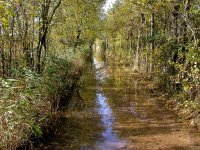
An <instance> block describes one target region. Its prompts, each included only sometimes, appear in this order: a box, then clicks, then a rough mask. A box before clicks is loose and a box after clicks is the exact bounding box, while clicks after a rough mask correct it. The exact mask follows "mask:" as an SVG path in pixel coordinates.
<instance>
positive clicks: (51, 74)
mask: <svg viewBox="0 0 200 150" xmlns="http://www.w3.org/2000/svg"><path fill="white" fill-rule="evenodd" d="M79 55H80V54H74V55H73V56H72V58H70V59H63V58H58V57H55V56H49V57H48V61H47V65H46V68H45V70H44V72H43V74H42V75H38V74H37V73H35V72H33V71H31V70H30V69H27V68H24V69H22V70H21V71H18V73H19V74H18V75H17V78H15V79H10V78H8V79H1V84H0V139H1V140H0V148H6V147H8V146H9V147H12V148H16V146H19V144H21V143H22V142H24V141H26V140H27V138H28V137H29V136H30V135H31V134H33V135H35V136H37V137H41V136H42V129H41V128H42V127H43V126H44V125H45V124H46V123H47V122H49V121H50V120H51V119H52V117H53V114H54V113H55V112H56V111H57V110H58V107H55V105H54V104H55V103H58V104H59V102H60V97H61V95H62V94H63V93H62V92H63V91H64V89H65V88H66V87H70V86H72V85H73V84H74V82H76V80H74V76H80V74H79V72H80V70H81V68H82V66H83V62H84V60H80V61H76V60H77V58H79ZM58 104H57V105H58ZM54 111H55V112H54Z"/></svg>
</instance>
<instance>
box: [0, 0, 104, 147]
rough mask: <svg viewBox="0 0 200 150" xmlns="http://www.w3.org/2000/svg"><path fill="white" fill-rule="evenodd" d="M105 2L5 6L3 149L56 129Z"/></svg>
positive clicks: (0, 88)
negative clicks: (50, 127) (44, 129)
mask: <svg viewBox="0 0 200 150" xmlns="http://www.w3.org/2000/svg"><path fill="white" fill-rule="evenodd" d="M103 2H104V1H103V0H92V1H91V0H90V1H89V0H71V1H68V0H56V1H55V0H28V1H27V0H12V1H11V0H6V1H5V0H3V1H2V0H0V61H1V62H0V81H1V82H0V149H2V148H3V149H15V148H16V147H18V146H19V145H21V144H22V143H23V142H26V141H27V139H28V138H29V137H30V135H36V136H41V135H42V130H41V127H45V126H47V125H48V124H49V123H52V119H53V116H56V115H57V113H58V110H59V109H60V107H62V106H63V105H64V104H63V102H61V101H63V99H64V101H67V100H68V99H67V98H68V97H69V96H70V95H71V92H72V90H73V89H74V88H75V86H76V82H77V81H78V78H79V77H80V75H81V72H82V69H83V65H84V61H85V60H86V58H88V57H89V56H90V53H91V48H92V45H93V43H94V40H95V38H96V37H97V35H98V34H99V30H100V27H101V19H100V17H101V8H102V5H103ZM64 103H66V102H64Z"/></svg>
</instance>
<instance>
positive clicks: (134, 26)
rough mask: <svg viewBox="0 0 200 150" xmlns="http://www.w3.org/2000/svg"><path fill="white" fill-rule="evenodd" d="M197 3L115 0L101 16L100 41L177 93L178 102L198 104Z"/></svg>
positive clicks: (199, 19)
mask: <svg viewBox="0 0 200 150" xmlns="http://www.w3.org/2000/svg"><path fill="white" fill-rule="evenodd" d="M199 7H200V3H199V1H198V0H193V1H192V0H162V1H157V0H155V1H153V0H131V1H130V0H119V1H118V2H117V3H116V5H115V6H114V7H113V8H112V9H111V10H110V11H109V13H108V17H107V18H106V19H105V30H104V36H103V38H102V40H103V45H104V47H105V48H106V49H107V52H108V53H109V49H112V53H113V52H115V55H116V54H117V55H118V56H119V57H120V58H121V59H120V60H123V61H124V60H125V61H126V63H128V64H131V65H132V67H133V69H134V70H135V71H139V72H141V71H142V72H145V73H147V74H149V75H150V76H151V75H152V74H153V75H154V77H155V78H156V82H157V83H158V86H159V88H161V89H163V90H165V91H168V92H175V93H179V97H180V98H179V100H178V101H179V102H180V101H181V102H180V103H181V105H182V106H183V107H195V108H196V107H198V108H199V105H198V103H199V98H200V97H199V94H200V92H199V90H200V41H199V39H200V29H199V24H200V9H199ZM115 58H116V57H115ZM127 58H128V59H127ZM195 114H198V113H195Z"/></svg>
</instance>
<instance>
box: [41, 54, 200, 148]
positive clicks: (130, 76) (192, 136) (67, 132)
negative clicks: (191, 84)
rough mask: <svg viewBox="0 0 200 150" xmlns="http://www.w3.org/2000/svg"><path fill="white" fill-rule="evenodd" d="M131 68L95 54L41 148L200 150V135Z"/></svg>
mask: <svg viewBox="0 0 200 150" xmlns="http://www.w3.org/2000/svg"><path fill="white" fill-rule="evenodd" d="M138 78H139V77H136V76H135V75H134V73H133V71H131V69H130V68H128V67H123V66H118V65H106V63H105V62H104V61H102V60H101V59H100V58H98V57H95V58H94V63H93V69H89V71H88V72H86V73H85V75H84V76H83V77H82V80H83V83H84V84H83V85H84V87H83V89H82V90H81V91H80V95H81V97H82V98H80V97H79V96H77V94H76V93H75V94H74V97H73V100H72V102H71V103H70V106H69V109H67V110H66V111H65V112H64V113H63V117H62V119H61V122H60V124H59V126H58V128H57V132H56V134H55V136H54V137H52V138H50V139H49V140H48V141H47V142H46V143H44V144H42V145H41V146H40V147H39V148H37V149H49V150H68V149H69V150H76V149H77V150H79V149H80V150H93V149H94V150H126V149H127V150H128V149H130V150H156V149H159V150H168V149H169V150H179V149H180V150H189V149H191V150H198V149H200V134H199V133H196V132H197V131H196V130H194V129H192V128H189V127H186V126H185V125H184V124H183V123H181V122H180V121H179V120H178V119H177V116H175V115H174V114H173V113H171V112H169V111H168V110H167V109H165V108H164V107H163V106H162V105H161V104H160V103H159V102H158V100H156V99H155V97H152V96H151V94H150V93H149V90H148V86H146V84H145V82H144V81H143V80H138Z"/></svg>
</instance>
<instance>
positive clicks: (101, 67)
mask: <svg viewBox="0 0 200 150" xmlns="http://www.w3.org/2000/svg"><path fill="white" fill-rule="evenodd" d="M94 66H95V70H96V80H97V92H96V101H97V104H98V106H99V110H98V114H99V115H100V116H101V121H102V124H103V127H104V128H105V129H104V131H103V132H102V136H103V139H104V141H103V142H97V143H98V148H99V149H107V150H108V149H121V148H125V142H124V141H122V140H120V139H119V138H118V137H117V135H116V133H115V132H114V131H113V127H112V126H113V123H114V120H115V118H114V116H113V114H112V109H111V108H110V106H109V104H108V101H107V98H106V97H105V95H104V93H103V91H102V87H101V84H99V83H103V82H104V81H105V78H106V77H107V74H106V69H105V62H104V61H98V60H97V59H96V58H94Z"/></svg>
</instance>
